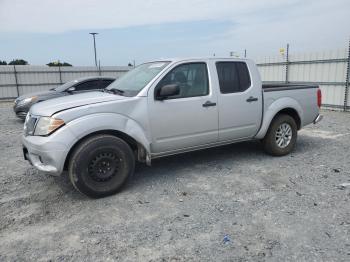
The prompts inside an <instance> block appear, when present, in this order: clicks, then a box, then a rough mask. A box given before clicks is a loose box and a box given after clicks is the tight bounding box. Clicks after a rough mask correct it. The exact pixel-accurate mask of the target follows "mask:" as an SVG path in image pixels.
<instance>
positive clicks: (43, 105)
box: [30, 92, 128, 116]
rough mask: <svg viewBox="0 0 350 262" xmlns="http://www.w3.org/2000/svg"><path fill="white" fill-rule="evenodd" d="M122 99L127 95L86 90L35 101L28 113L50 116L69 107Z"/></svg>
mask: <svg viewBox="0 0 350 262" xmlns="http://www.w3.org/2000/svg"><path fill="white" fill-rule="evenodd" d="M123 99H128V97H124V96H119V95H115V94H110V93H104V92H87V93H82V94H77V95H71V96H64V97H59V98H54V99H50V100H46V101H43V102H40V103H37V104H35V105H33V106H32V107H31V109H30V114H33V115H37V116H52V115H53V114H55V113H57V112H60V111H63V110H67V109H70V108H75V107H79V106H85V105H89V104H96V103H102V102H108V101H113V100H123Z"/></svg>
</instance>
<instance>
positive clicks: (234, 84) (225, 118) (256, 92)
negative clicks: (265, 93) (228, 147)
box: [216, 61, 262, 141]
mask: <svg viewBox="0 0 350 262" xmlns="http://www.w3.org/2000/svg"><path fill="white" fill-rule="evenodd" d="M216 69H217V77H218V82H219V89H220V93H219V96H218V105H219V141H229V140H237V139H243V138H250V137H253V136H254V135H255V134H256V132H257V131H258V129H259V125H260V121H261V110H262V94H261V89H260V88H259V86H257V85H258V84H259V83H257V84H255V83H253V82H252V80H251V74H250V72H249V68H248V66H247V64H246V63H245V62H233V61H217V62H216ZM254 84H255V85H254Z"/></svg>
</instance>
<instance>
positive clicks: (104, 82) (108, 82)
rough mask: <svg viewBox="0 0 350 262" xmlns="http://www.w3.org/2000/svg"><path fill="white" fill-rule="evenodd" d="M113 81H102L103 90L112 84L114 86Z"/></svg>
mask: <svg viewBox="0 0 350 262" xmlns="http://www.w3.org/2000/svg"><path fill="white" fill-rule="evenodd" d="M112 82H113V80H102V81H101V88H105V87H107V86H109V85H110V84H112Z"/></svg>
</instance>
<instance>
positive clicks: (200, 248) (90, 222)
mask: <svg viewBox="0 0 350 262" xmlns="http://www.w3.org/2000/svg"><path fill="white" fill-rule="evenodd" d="M323 113H324V115H325V118H324V120H323V121H322V122H321V123H320V124H318V125H316V126H309V127H307V128H306V129H304V130H303V131H301V132H300V133H299V137H298V143H297V148H296V150H295V151H294V152H293V153H292V154H291V155H288V156H285V157H280V158H276V157H271V156H267V155H265V154H264V153H263V152H262V150H261V146H260V144H259V143H258V142H247V143H240V144H236V145H229V146H224V147H220V148H216V149H209V150H203V151H198V152H194V153H188V154H183V155H178V156H174V157H168V158H164V159H159V160H157V161H154V162H153V166H152V167H146V166H143V165H139V166H137V172H136V174H135V176H134V178H133V180H132V182H131V183H130V184H129V185H128V186H127V187H126V188H125V189H124V190H123V191H122V192H121V193H119V194H117V195H115V196H112V197H108V198H104V199H99V200H92V199H88V198H86V197H85V196H83V195H81V194H79V193H78V192H76V191H75V190H74V188H73V186H72V185H71V184H70V183H69V180H68V178H67V175H64V176H62V177H51V176H47V175H44V174H42V173H40V172H38V171H36V170H35V169H34V168H32V167H31V166H30V165H29V164H28V163H27V162H26V161H24V160H23V157H22V151H21V150H22V149H21V142H20V137H21V133H22V123H21V122H20V121H19V120H17V119H16V118H15V117H14V115H13V113H12V111H11V108H10V104H9V103H1V104H0V143H1V151H0V159H1V162H0V261H49V260H52V261H114V260H117V261H118V260H119V261H349V260H350V201H349V199H350V187H348V186H346V185H345V186H341V184H343V183H349V182H350V152H349V148H350V114H347V113H339V112H330V111H325V112H323ZM225 236H227V237H226V239H227V240H230V241H227V242H226V243H224V241H223V239H224V237H225Z"/></svg>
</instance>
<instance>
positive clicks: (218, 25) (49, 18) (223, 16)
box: [0, 0, 350, 65]
mask: <svg viewBox="0 0 350 262" xmlns="http://www.w3.org/2000/svg"><path fill="white" fill-rule="evenodd" d="M349 14H350V1H349V0H303V1H302V0H255V1H253V0H244V1H243V0H148V1H147V0H123V1H119V0H0V33H1V34H0V60H7V61H9V60H12V59H14V58H24V59H26V60H28V61H29V63H30V64H46V63H48V62H50V61H53V60H58V59H59V60H61V61H67V62H69V63H72V64H73V65H93V63H94V56H93V42H92V38H91V36H90V35H89V34H88V33H89V32H92V31H94V32H99V35H98V36H97V51H98V53H97V55H98V59H99V60H100V61H101V65H125V64H127V63H128V62H129V61H132V60H133V59H135V60H136V62H137V63H140V62H143V61H146V60H151V59H157V58H163V57H179V56H181V57H183V56H211V55H213V54H214V53H215V54H216V55H217V56H228V54H229V52H230V51H234V52H236V53H238V54H241V55H243V53H244V49H247V53H248V57H251V58H256V57H258V56H259V57H261V56H265V55H278V50H279V48H281V47H283V46H285V45H286V43H290V46H291V52H304V51H305V52H308V51H319V50H329V49H338V48H345V47H347V45H348V40H349V37H350V18H349V17H350V16H349Z"/></svg>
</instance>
